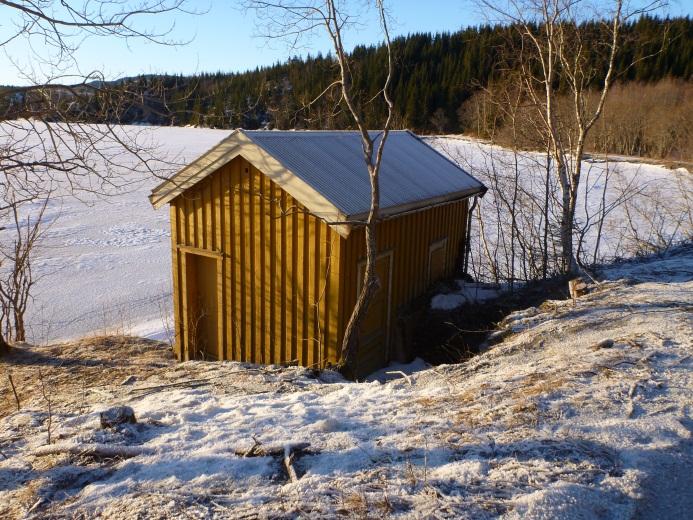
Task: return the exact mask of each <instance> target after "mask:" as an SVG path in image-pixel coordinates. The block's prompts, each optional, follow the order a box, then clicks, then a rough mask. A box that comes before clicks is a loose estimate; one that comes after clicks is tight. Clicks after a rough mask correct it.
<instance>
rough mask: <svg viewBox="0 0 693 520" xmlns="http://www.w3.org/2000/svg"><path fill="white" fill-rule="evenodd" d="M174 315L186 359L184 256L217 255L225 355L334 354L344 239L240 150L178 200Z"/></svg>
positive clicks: (333, 357) (322, 359) (311, 359)
mask: <svg viewBox="0 0 693 520" xmlns="http://www.w3.org/2000/svg"><path fill="white" fill-rule="evenodd" d="M171 242H172V248H173V251H172V255H173V256H172V258H173V291H174V316H175V323H176V348H177V354H178V357H179V358H180V359H189V358H191V357H194V355H195V354H194V353H193V352H190V349H191V343H192V342H191V341H190V338H188V337H187V333H186V330H185V326H184V325H185V316H186V308H187V301H186V298H187V297H186V293H185V280H184V273H185V269H184V266H185V257H186V255H189V254H195V252H196V251H197V252H198V253H203V252H216V253H220V254H219V256H218V257H219V260H218V261H219V262H221V265H220V272H221V276H220V277H219V278H218V279H219V280H220V282H219V284H220V287H219V288H218V301H219V306H218V328H219V342H218V345H219V358H220V359H232V360H238V361H249V362H256V363H288V362H291V361H298V362H299V363H300V364H302V365H307V366H325V364H326V363H327V362H332V363H335V362H337V352H338V350H339V349H338V345H339V342H340V337H339V336H338V335H339V332H340V328H339V323H340V316H341V309H340V305H341V304H342V300H341V298H340V289H341V287H340V261H339V260H340V258H341V256H342V255H341V245H342V242H343V239H342V238H341V237H340V236H339V235H338V234H336V233H335V232H334V231H333V230H332V229H331V228H330V227H329V226H327V225H326V224H325V223H324V222H322V221H321V220H319V219H317V218H316V217H314V216H312V215H310V214H309V213H308V212H307V211H306V209H305V208H304V207H303V206H302V205H301V204H300V203H299V202H298V201H296V200H295V199H294V198H293V197H291V196H290V195H289V194H287V193H286V192H284V191H283V190H282V189H281V188H279V186H277V185H276V184H275V183H274V182H272V181H271V180H269V179H268V178H267V177H266V176H264V175H263V174H262V173H261V172H260V171H259V170H257V169H256V168H254V167H253V166H252V165H250V164H249V163H248V162H247V161H245V160H244V159H242V158H240V157H239V158H236V159H234V160H233V161H231V162H230V163H228V164H227V165H225V166H223V167H222V168H220V169H219V170H218V171H216V172H215V173H214V174H212V175H210V176H209V177H207V178H206V179H204V180H202V181H200V182H199V183H198V184H196V185H195V186H194V187H192V188H191V189H189V190H186V192H185V193H183V194H182V195H180V196H178V197H177V198H176V199H174V200H173V201H172V202H171Z"/></svg>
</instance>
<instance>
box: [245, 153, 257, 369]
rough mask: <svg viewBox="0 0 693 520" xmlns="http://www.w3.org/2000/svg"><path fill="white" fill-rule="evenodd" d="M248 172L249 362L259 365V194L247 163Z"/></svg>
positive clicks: (247, 271)
mask: <svg viewBox="0 0 693 520" xmlns="http://www.w3.org/2000/svg"><path fill="white" fill-rule="evenodd" d="M245 169H247V170H248V196H247V200H248V221H249V226H248V263H247V264H246V266H245V268H244V269H245V272H246V276H248V279H249V280H248V282H249V283H248V286H249V288H250V291H249V301H248V306H249V309H250V312H249V313H248V315H249V321H248V331H249V334H248V335H249V338H250V342H249V343H248V361H251V362H252V363H257V362H258V361H259V360H258V356H257V353H258V352H257V345H258V341H257V339H258V338H257V330H258V326H257V320H258V313H257V309H258V301H257V300H258V297H257V293H256V291H257V287H256V282H255V279H256V276H257V265H256V264H255V262H256V261H257V254H256V253H257V252H256V243H257V224H256V218H255V212H256V206H257V194H256V192H255V179H254V174H253V168H252V166H250V165H249V164H248V163H246V168H245Z"/></svg>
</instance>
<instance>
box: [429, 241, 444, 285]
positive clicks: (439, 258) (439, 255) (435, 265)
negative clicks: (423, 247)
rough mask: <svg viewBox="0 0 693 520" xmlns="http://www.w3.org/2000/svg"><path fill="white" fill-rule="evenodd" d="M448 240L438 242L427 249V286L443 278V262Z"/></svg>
mask: <svg viewBox="0 0 693 520" xmlns="http://www.w3.org/2000/svg"><path fill="white" fill-rule="evenodd" d="M447 245H448V239H447V238H444V239H443V240H438V241H437V242H434V243H433V244H431V246H430V247H429V249H428V284H429V285H431V284H432V283H435V282H437V281H438V280H440V279H441V278H444V277H445V260H446V258H447V252H448V248H447Z"/></svg>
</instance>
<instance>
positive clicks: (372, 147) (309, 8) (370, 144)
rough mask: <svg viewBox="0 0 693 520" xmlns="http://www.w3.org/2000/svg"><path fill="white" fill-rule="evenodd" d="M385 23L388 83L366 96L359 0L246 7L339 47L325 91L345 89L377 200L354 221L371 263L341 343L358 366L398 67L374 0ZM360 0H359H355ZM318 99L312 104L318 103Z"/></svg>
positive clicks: (286, 29) (294, 37)
mask: <svg viewBox="0 0 693 520" xmlns="http://www.w3.org/2000/svg"><path fill="white" fill-rule="evenodd" d="M373 1H374V6H375V9H376V11H377V14H378V18H379V22H380V27H381V29H382V33H383V38H384V40H385V46H386V49H387V58H388V59H387V74H386V76H385V80H384V82H383V85H382V88H381V89H380V91H379V93H378V95H377V96H376V97H375V98H368V99H364V98H363V97H362V95H361V93H360V92H359V91H357V90H356V89H355V88H354V86H353V85H354V72H353V68H352V64H351V60H350V57H349V55H348V53H347V50H346V48H345V44H344V39H343V37H344V32H345V30H346V29H347V28H348V27H350V26H351V25H352V24H353V20H354V16H353V15H352V14H351V13H350V12H349V11H350V8H351V9H354V5H349V3H348V2H346V1H339V0H275V1H262V0H250V1H248V2H246V3H245V5H246V7H249V8H252V9H254V10H255V11H256V12H257V13H258V17H259V19H260V20H261V22H264V25H263V29H264V36H265V37H267V38H284V39H287V40H289V41H290V43H291V45H293V46H296V45H297V44H298V43H299V42H300V40H301V38H304V37H307V36H309V35H311V34H313V33H314V32H315V31H318V30H322V31H324V33H325V34H327V36H328V37H329V40H330V42H331V44H332V47H333V50H334V53H335V65H336V69H337V71H338V72H337V78H336V79H335V80H334V81H333V82H332V83H331V84H330V85H329V86H328V87H327V89H325V91H323V92H322V93H321V94H320V96H319V97H322V96H324V95H326V94H327V93H328V92H331V91H333V90H334V89H336V90H337V91H338V92H339V96H340V100H339V101H340V103H339V106H340V107H342V108H343V109H345V110H346V111H347V112H348V113H349V114H350V116H351V119H352V121H353V124H354V125H355V127H356V129H357V130H358V132H359V135H360V138H361V146H362V149H363V160H364V163H365V166H366V170H367V172H368V178H369V182H370V187H371V200H370V208H369V212H368V217H367V219H366V220H365V221H363V222H350V223H351V224H355V225H363V226H364V228H365V235H366V266H365V269H364V274H363V283H362V284H361V290H360V292H359V295H358V298H357V300H356V304H355V306H354V309H353V311H352V313H351V316H350V318H349V321H348V323H347V325H346V328H345V332H344V339H343V342H342V349H341V360H340V368H341V369H345V370H347V371H353V369H354V366H353V365H354V361H355V357H356V356H355V355H356V353H357V351H358V333H359V327H360V325H361V322H362V321H363V318H364V317H365V316H366V313H367V312H368V307H369V304H370V301H371V299H372V297H373V295H374V294H375V293H376V292H377V290H378V288H379V287H380V282H379V280H378V278H377V275H376V272H375V263H376V256H377V236H376V235H377V225H378V222H379V221H380V166H381V163H382V157H383V150H384V147H385V143H386V141H387V138H388V134H389V131H390V128H391V126H392V117H393V106H394V105H393V102H392V100H391V98H390V95H389V87H390V81H391V78H392V73H393V58H392V47H391V42H390V34H389V30H388V23H387V13H386V10H385V6H384V0H373ZM355 3H356V4H358V3H357V2H355ZM375 99H381V100H382V101H383V102H384V103H385V106H386V108H387V110H386V114H387V115H386V117H385V121H384V122H383V124H382V127H381V129H380V130H379V131H378V132H375V133H374V132H370V131H369V129H368V128H367V126H366V122H365V116H364V108H365V107H366V105H367V104H368V103H372V102H374V101H375ZM315 101H316V100H313V101H311V102H310V103H309V105H311V104H313V103H315Z"/></svg>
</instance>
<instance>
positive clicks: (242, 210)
mask: <svg viewBox="0 0 693 520" xmlns="http://www.w3.org/2000/svg"><path fill="white" fill-rule="evenodd" d="M245 170H246V168H245V161H241V164H240V173H239V182H238V194H239V217H240V218H239V222H238V230H239V235H240V256H239V258H240V262H239V270H238V276H239V279H240V285H241V291H240V300H241V305H240V307H241V319H240V323H239V327H240V329H241V348H240V356H239V358H240V361H249V360H250V359H249V357H248V354H249V350H250V349H249V347H248V345H249V342H250V330H249V328H248V322H249V321H250V319H249V308H250V305H249V302H250V295H249V288H248V280H247V278H248V277H247V271H248V269H247V268H248V259H247V257H248V251H247V241H248V233H247V227H246V226H248V194H247V193H246V185H247V174H246V171H245Z"/></svg>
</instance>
